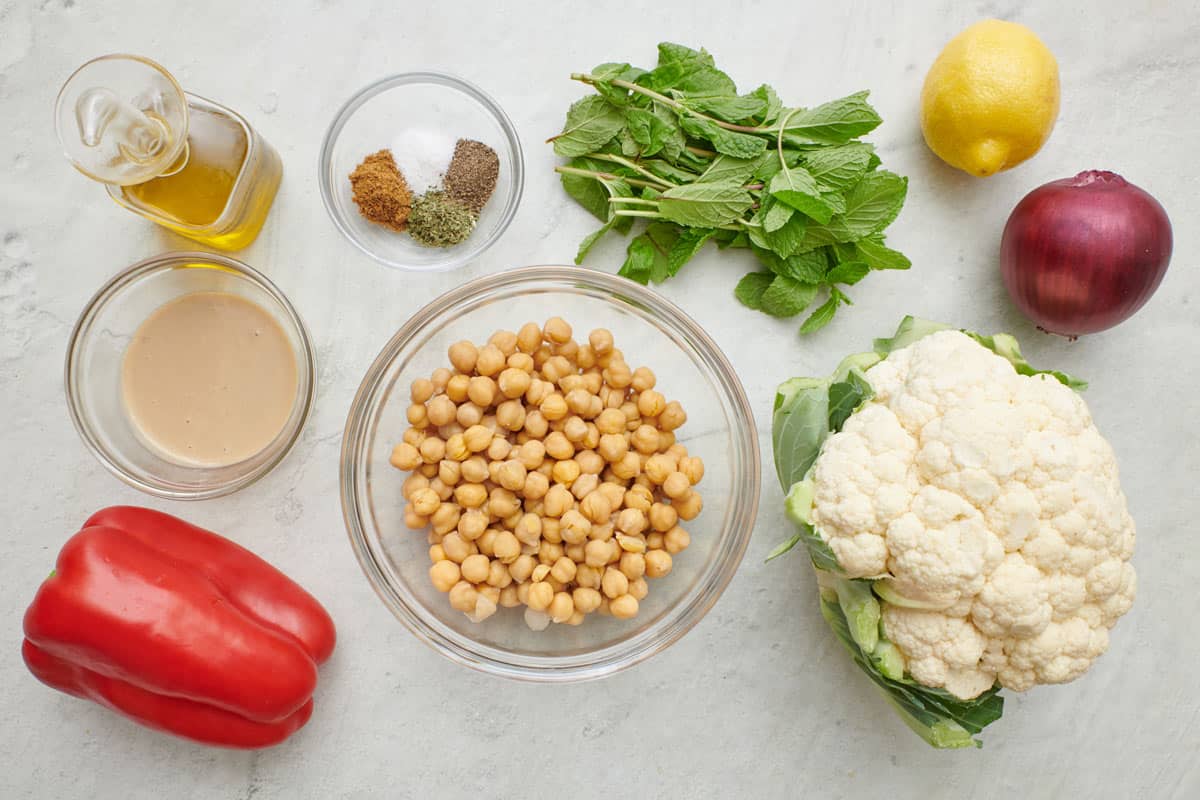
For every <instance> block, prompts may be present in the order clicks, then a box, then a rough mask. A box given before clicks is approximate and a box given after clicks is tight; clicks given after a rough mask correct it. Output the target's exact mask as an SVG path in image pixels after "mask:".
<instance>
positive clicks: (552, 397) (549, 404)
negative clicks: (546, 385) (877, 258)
mask: <svg viewBox="0 0 1200 800" xmlns="http://www.w3.org/2000/svg"><path fill="white" fill-rule="evenodd" d="M538 410H539V411H541V412H542V416H543V417H545V418H546V419H548V420H549V421H551V422H555V421H556V420H560V419H563V418H564V417H566V416H567V411H569V409H568V408H567V401H566V400H565V399H564V398H563V396H562V395H561V394H559V393H558V392H553V393H551V394H548V395H546V397H545V398H543V400H542V403H541V405H540V406H538Z"/></svg>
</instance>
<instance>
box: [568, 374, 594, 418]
mask: <svg viewBox="0 0 1200 800" xmlns="http://www.w3.org/2000/svg"><path fill="white" fill-rule="evenodd" d="M573 377H577V378H579V379H580V381H582V380H583V378H582V377H580V376H573ZM564 388H566V387H564ZM591 399H592V395H591V394H589V393H588V390H587V389H584V388H583V387H579V388H577V389H571V390H570V391H568V392H567V396H566V401H567V408H569V409H571V413H572V414H583V413H586V412H587V410H588V408H589V407H590V406H591Z"/></svg>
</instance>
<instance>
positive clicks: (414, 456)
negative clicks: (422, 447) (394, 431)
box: [389, 442, 422, 470]
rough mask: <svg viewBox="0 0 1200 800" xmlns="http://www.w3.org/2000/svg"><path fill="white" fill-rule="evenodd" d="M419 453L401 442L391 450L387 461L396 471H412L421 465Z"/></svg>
mask: <svg viewBox="0 0 1200 800" xmlns="http://www.w3.org/2000/svg"><path fill="white" fill-rule="evenodd" d="M421 460H422V459H421V453H420V451H418V450H417V448H415V447H413V446H412V445H411V444H409V443H408V442H401V443H400V444H398V445H396V446H395V447H393V448H392V455H391V458H390V459H389V461H390V462H391V464H392V466H393V467H395V468H396V469H404V470H412V469H416V468H417V467H418V466H420V465H421Z"/></svg>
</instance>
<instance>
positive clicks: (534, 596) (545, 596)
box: [527, 581, 554, 612]
mask: <svg viewBox="0 0 1200 800" xmlns="http://www.w3.org/2000/svg"><path fill="white" fill-rule="evenodd" d="M553 600H554V589H553V587H551V585H550V584H548V583H546V582H545V581H539V582H536V583H534V584H533V585H532V587H529V600H528V601H527V603H528V606H529V608H532V609H534V610H535V612H542V610H546V609H547V608H550V603H551V602H553Z"/></svg>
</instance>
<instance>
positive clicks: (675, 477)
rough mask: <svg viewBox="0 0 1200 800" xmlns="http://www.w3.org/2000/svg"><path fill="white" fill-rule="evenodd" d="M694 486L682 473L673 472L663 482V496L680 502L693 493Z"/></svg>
mask: <svg viewBox="0 0 1200 800" xmlns="http://www.w3.org/2000/svg"><path fill="white" fill-rule="evenodd" d="M691 487H692V485H691V484H690V483H689V482H688V479H687V476H686V475H684V474H683V473H682V472H672V473H671V474H670V475H668V476H667V479H666V480H665V481H663V485H662V489H663V494H665V495H666V496H667V497H669V498H671V499H672V500H678V499H680V498H682V497H683V496H684V495H686V494H687V493H688V492H689V491H691Z"/></svg>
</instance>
